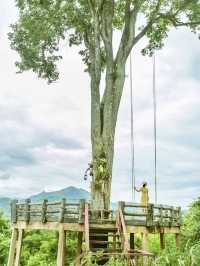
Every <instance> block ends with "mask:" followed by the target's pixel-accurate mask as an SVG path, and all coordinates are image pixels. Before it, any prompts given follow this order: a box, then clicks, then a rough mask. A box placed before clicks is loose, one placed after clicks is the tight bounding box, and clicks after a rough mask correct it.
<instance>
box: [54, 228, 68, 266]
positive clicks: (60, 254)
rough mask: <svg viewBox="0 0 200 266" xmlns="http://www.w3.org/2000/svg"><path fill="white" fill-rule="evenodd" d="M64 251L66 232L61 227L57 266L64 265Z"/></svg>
mask: <svg viewBox="0 0 200 266" xmlns="http://www.w3.org/2000/svg"><path fill="white" fill-rule="evenodd" d="M65 250H66V232H65V230H64V228H63V226H60V228H59V239H58V252H57V264H56V265H57V266H64V265H65Z"/></svg>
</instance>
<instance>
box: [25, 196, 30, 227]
mask: <svg viewBox="0 0 200 266" xmlns="http://www.w3.org/2000/svg"><path fill="white" fill-rule="evenodd" d="M30 202H31V200H30V199H26V200H25V204H26V205H25V221H26V222H27V223H29V222H30Z"/></svg>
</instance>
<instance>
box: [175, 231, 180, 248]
mask: <svg viewBox="0 0 200 266" xmlns="http://www.w3.org/2000/svg"><path fill="white" fill-rule="evenodd" d="M175 240H176V248H177V249H179V248H180V246H181V237H180V233H177V234H175Z"/></svg>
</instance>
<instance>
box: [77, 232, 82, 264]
mask: <svg viewBox="0 0 200 266" xmlns="http://www.w3.org/2000/svg"><path fill="white" fill-rule="evenodd" d="M77 240H78V241H77V252H76V257H77V262H76V265H77V266H78V265H81V260H80V256H81V253H82V243H83V232H78V239H77Z"/></svg>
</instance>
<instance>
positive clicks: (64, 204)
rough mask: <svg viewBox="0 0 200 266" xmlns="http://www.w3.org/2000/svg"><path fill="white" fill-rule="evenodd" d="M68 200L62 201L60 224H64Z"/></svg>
mask: <svg viewBox="0 0 200 266" xmlns="http://www.w3.org/2000/svg"><path fill="white" fill-rule="evenodd" d="M65 206H66V199H62V201H61V208H60V223H63V222H64V216H65Z"/></svg>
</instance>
